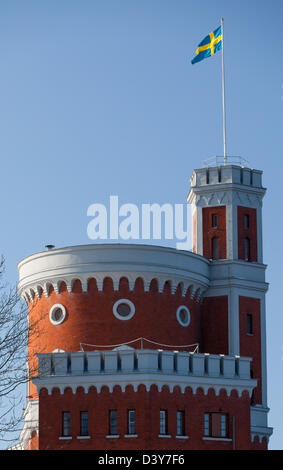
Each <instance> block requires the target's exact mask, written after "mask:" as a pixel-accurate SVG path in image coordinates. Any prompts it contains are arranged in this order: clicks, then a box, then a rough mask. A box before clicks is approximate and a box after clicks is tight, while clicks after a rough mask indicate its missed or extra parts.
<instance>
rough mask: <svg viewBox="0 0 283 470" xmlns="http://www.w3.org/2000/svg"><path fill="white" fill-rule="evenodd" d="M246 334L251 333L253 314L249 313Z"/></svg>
mask: <svg viewBox="0 0 283 470" xmlns="http://www.w3.org/2000/svg"><path fill="white" fill-rule="evenodd" d="M247 334H248V335H252V334H253V316H252V314H251V313H247Z"/></svg>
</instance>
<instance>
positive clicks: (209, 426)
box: [204, 413, 228, 438]
mask: <svg viewBox="0 0 283 470" xmlns="http://www.w3.org/2000/svg"><path fill="white" fill-rule="evenodd" d="M227 422H228V417H227V415H226V414H221V413H205V415H204V435H205V436H206V437H223V438H225V437H227V434H228V426H227Z"/></svg>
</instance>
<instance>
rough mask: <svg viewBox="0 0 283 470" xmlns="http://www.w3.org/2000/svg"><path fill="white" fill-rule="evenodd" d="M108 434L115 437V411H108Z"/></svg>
mask: <svg viewBox="0 0 283 470" xmlns="http://www.w3.org/2000/svg"><path fill="white" fill-rule="evenodd" d="M109 434H115V435H117V434H118V432H117V410H110V411H109Z"/></svg>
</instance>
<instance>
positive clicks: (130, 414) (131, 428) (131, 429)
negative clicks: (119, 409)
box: [128, 410, 136, 434]
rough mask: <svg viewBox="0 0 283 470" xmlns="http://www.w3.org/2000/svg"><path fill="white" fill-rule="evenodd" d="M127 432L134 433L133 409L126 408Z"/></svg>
mask: <svg viewBox="0 0 283 470" xmlns="http://www.w3.org/2000/svg"><path fill="white" fill-rule="evenodd" d="M128 434H136V413H135V410H128Z"/></svg>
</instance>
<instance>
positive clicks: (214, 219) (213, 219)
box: [211, 214, 217, 228]
mask: <svg viewBox="0 0 283 470" xmlns="http://www.w3.org/2000/svg"><path fill="white" fill-rule="evenodd" d="M211 225H212V228H217V215H216V214H212V224H211Z"/></svg>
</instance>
